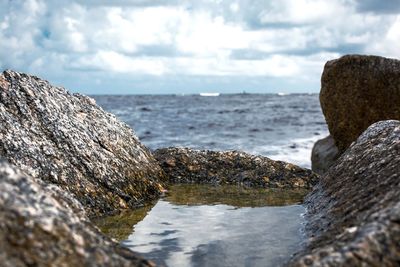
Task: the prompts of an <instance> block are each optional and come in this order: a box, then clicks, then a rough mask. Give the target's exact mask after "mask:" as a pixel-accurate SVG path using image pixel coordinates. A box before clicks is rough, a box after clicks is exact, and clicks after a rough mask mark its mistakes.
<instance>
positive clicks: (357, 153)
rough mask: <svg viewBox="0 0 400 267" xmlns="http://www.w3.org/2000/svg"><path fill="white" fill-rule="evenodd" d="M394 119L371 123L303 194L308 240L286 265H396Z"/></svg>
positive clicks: (398, 212)
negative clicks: (310, 190) (305, 195)
mask: <svg viewBox="0 0 400 267" xmlns="http://www.w3.org/2000/svg"><path fill="white" fill-rule="evenodd" d="M399 192H400V122H399V121H382V122H378V123H375V124H373V125H371V126H370V127H369V128H368V129H367V130H366V131H365V132H364V133H363V134H362V135H361V136H360V137H359V138H358V139H357V141H356V142H355V143H354V144H353V145H352V146H350V148H349V149H348V150H346V152H345V153H344V154H343V155H342V156H341V157H340V158H339V159H338V160H337V161H336V163H335V164H334V165H333V166H332V167H331V168H330V169H329V170H328V172H327V173H326V174H325V175H323V176H322V177H321V179H320V182H319V183H318V184H317V185H316V187H315V188H314V190H313V191H312V192H311V193H310V194H309V196H308V197H307V199H306V206H307V213H306V219H307V221H308V222H307V224H306V228H305V229H306V233H307V234H308V236H311V238H310V240H309V243H308V245H307V246H306V247H305V249H304V250H303V251H301V252H300V253H298V255H297V256H296V257H295V258H294V259H293V260H292V261H291V263H290V264H289V266H298V267H302V266H350V267H351V266H354V267H356V266H399V263H400V194H399Z"/></svg>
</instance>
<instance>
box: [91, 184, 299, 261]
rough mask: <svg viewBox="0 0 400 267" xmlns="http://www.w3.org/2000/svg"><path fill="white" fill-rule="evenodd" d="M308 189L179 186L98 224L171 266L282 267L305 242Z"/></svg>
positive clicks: (155, 259)
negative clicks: (303, 226)
mask: <svg viewBox="0 0 400 267" xmlns="http://www.w3.org/2000/svg"><path fill="white" fill-rule="evenodd" d="M305 193H306V192H305V191H301V190H279V189H275V190H271V189H270V190H266V189H245V188H242V187H236V186H218V187H213V186H208V185H175V186H172V187H171V188H170V190H169V192H168V193H167V195H166V196H165V197H163V198H162V199H160V200H159V201H158V202H156V203H154V205H150V206H147V207H144V208H142V209H139V210H136V211H133V212H130V213H125V214H121V215H118V216H113V217H108V218H103V219H99V220H98V221H97V222H96V224H97V225H98V226H99V227H100V228H101V229H102V231H103V232H105V233H106V234H108V235H110V236H112V237H114V238H117V239H119V240H120V241H121V242H122V244H123V245H125V246H127V247H129V248H131V249H132V250H134V251H137V252H140V253H142V254H143V255H144V256H145V257H146V258H149V259H152V260H153V261H155V262H156V263H158V264H162V265H166V266H279V265H280V264H282V263H283V262H284V261H286V260H287V259H288V258H289V257H290V256H291V255H292V253H294V252H295V251H296V250H297V249H298V248H299V246H300V245H301V242H302V239H303V236H302V223H303V217H302V213H304V207H303V206H301V205H300V203H301V202H302V200H303V197H304V195H305Z"/></svg>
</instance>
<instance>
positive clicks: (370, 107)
mask: <svg viewBox="0 0 400 267" xmlns="http://www.w3.org/2000/svg"><path fill="white" fill-rule="evenodd" d="M320 101H321V107H322V111H323V113H324V115H325V118H326V122H327V124H328V127H329V132H330V133H331V135H332V136H333V138H334V139H335V140H336V144H337V146H338V148H339V151H340V152H341V153H342V152H344V150H345V149H346V148H347V147H349V145H350V144H351V143H352V142H353V141H355V140H356V139H357V137H358V136H359V135H360V134H361V133H362V132H363V131H364V130H365V129H367V127H368V126H370V125H371V124H372V123H374V122H377V121H381V120H389V119H395V120H399V119H400V61H399V60H395V59H388V58H383V57H377V56H360V55H348V56H344V57H341V58H339V59H336V60H331V61H328V62H327V63H326V64H325V68H324V71H323V74H322V78H321V93H320Z"/></svg>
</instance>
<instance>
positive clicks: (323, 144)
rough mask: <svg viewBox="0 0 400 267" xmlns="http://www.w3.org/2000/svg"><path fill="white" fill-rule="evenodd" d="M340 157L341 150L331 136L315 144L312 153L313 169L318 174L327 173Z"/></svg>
mask: <svg viewBox="0 0 400 267" xmlns="http://www.w3.org/2000/svg"><path fill="white" fill-rule="evenodd" d="M338 157H339V150H338V148H337V146H336V144H335V140H334V139H333V137H332V136H331V135H328V136H327V137H325V138H323V139H320V140H318V141H317V142H315V144H314V147H313V149H312V152H311V169H312V171H313V172H316V173H318V174H323V173H325V172H326V171H327V170H328V169H329V167H330V166H331V165H332V164H333V163H334V162H335V161H336V160H337V158H338Z"/></svg>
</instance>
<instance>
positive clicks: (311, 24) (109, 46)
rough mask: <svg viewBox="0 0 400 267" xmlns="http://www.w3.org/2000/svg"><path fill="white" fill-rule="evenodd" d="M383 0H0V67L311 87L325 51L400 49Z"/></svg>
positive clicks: (58, 74) (61, 78) (399, 30)
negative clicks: (270, 81) (239, 79)
mask: <svg viewBox="0 0 400 267" xmlns="http://www.w3.org/2000/svg"><path fill="white" fill-rule="evenodd" d="M379 2H380V1H373V0H369V1H364V2H363V1H356V0H329V1H328V0H272V1H250V0H237V1H222V0H202V1H143V0H120V1H78V0H75V1H66V0H58V1H56V0H51V1H44V0H12V1H11V0H0V40H1V41H0V68H12V69H16V70H20V71H27V72H31V73H34V74H38V75H41V76H44V77H46V78H48V79H50V80H55V81H57V82H59V83H64V84H66V85H67V86H68V85H69V84H71V85H73V86H75V87H78V88H77V89H83V88H84V87H86V88H89V89H90V90H88V92H91V93H94V92H105V91H102V89H104V84H102V82H101V81H102V77H104V76H105V75H109V76H113V75H115V76H118V77H124V78H123V79H121V80H124V81H125V84H124V85H123V86H124V87H127V86H130V84H132V83H133V82H134V81H137V80H138V79H141V80H143V79H147V80H148V82H147V83H146V88H149V90H151V80H152V79H154V78H155V77H157V79H159V80H162V79H166V80H167V79H169V80H171V79H170V78H171V77H185V80H186V81H188V83H189V84H188V86H190V77H193V79H196V83H198V78H197V77H221V79H222V78H224V86H226V87H227V88H228V87H229V86H232V87H231V88H232V89H234V84H232V85H229V83H228V84H226V79H225V78H226V77H236V78H237V77H242V78H246V77H248V79H252V80H255V79H260V81H261V80H264V79H265V77H270V78H271V79H274V81H275V82H274V83H275V84H270V85H269V86H275V87H276V88H278V87H282V85H281V84H279V80H278V79H277V78H279V79H282V81H284V80H285V79H286V80H290V81H292V84H297V87H296V88H293V90H300V89H299V88H298V87H299V85H303V87H304V91H310V89H312V90H314V91H317V90H318V83H319V75H320V73H321V71H322V68H323V64H324V63H325V62H326V61H327V60H329V59H332V58H335V57H338V56H340V55H343V54H346V53H367V54H378V55H383V56H389V57H400V50H399V46H398V40H400V15H399V14H398V13H397V11H395V10H393V8H390V7H387V6H386V5H385V4H381V5H380V4H379ZM382 5H383V6H382ZM121 75H122V76H121ZM72 76H75V77H77V78H76V79H75V80H76V81H79V82H82V86H79V85H77V84H76V83H70V82H69V79H70V77H72ZM152 77H153V78H152ZM90 81H96V82H93V83H91V82H90ZM214 81H216V82H218V78H216V80H215V79H214ZM149 84H150V86H149ZM252 84H254V83H252ZM282 84H285V86H286V87H287V83H285V82H282ZM115 85H116V86H118V83H115ZM102 86H103V87H102ZM168 86H171V84H168ZM306 87H312V88H306ZM248 89H250V90H251V88H248ZM267 89H272V90H274V88H264V87H261V86H259V87H258V88H255V90H258V91H262V90H264V91H265V90H267ZM96 90H98V91H96ZM171 90H172V89H170V88H165V92H168V91H170V92H171ZM288 90H290V88H288ZM226 91H229V90H228V89H226Z"/></svg>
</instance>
